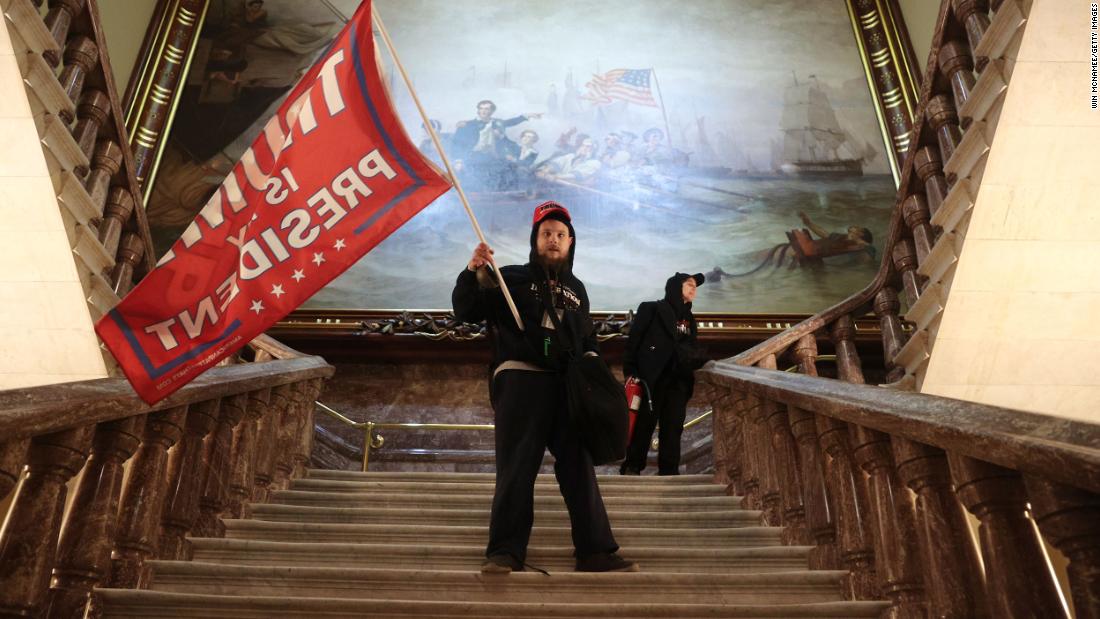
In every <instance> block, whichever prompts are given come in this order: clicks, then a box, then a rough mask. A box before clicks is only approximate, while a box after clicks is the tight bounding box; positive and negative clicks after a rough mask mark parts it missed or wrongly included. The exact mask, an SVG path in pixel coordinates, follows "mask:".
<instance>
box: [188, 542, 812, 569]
mask: <svg viewBox="0 0 1100 619" xmlns="http://www.w3.org/2000/svg"><path fill="white" fill-rule="evenodd" d="M190 542H191V544H192V549H193V550H194V555H193V559H194V560H195V561H202V562H209V563H222V564H238V565H272V566H274V565H280V566H288V567H289V566H303V567H307V566H308V567H348V568H354V567H360V568H367V567H370V568H402V569H413V568H422V569H434V570H474V569H477V567H478V566H479V565H480V564H481V562H482V560H483V559H484V555H485V545H484V544H483V543H482V544H465V545H458V544H455V545H445V546H444V545H432V544H350V543H312V542H311V543H302V544H298V543H292V542H272V541H262V540H241V539H218V538H194V539H191V540H190ZM809 550H810V547H809V546H765V547H760V548H681V547H673V548H668V547H665V548H662V547H653V546H632V547H629V548H624V549H623V551H622V554H623V556H625V557H627V558H628V559H631V560H633V561H637V562H638V564H639V565H640V566H641V568H642V569H643V570H646V571H650V572H709V573H713V574H743V573H750V572H787V571H792V570H805V569H807V554H808V552H809ZM527 562H528V563H530V564H532V565H536V566H538V567H541V568H542V569H545V570H547V571H552V572H555V573H556V572H572V571H573V568H574V559H573V547H572V545H562V546H546V545H531V546H529V547H528V554H527Z"/></svg>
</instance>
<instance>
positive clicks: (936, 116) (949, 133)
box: [925, 95, 962, 185]
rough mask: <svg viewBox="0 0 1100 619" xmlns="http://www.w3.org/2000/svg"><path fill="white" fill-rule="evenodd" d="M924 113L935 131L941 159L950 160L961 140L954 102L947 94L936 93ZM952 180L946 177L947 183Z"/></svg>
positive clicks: (952, 180)
mask: <svg viewBox="0 0 1100 619" xmlns="http://www.w3.org/2000/svg"><path fill="white" fill-rule="evenodd" d="M925 113H926V115H927V117H928V123H929V124H930V125H932V130H933V131H935V132H936V141H937V142H938V143H939V146H940V157H941V160H942V161H950V160H951V155H953V154H955V149H956V148H958V147H959V142H961V141H962V132H961V131H960V130H959V115H958V112H956V111H955V104H954V103H952V102H951V98H950V97H948V96H947V95H936V96H934V97H932V98H931V99H929V100H928V103H927V105H926V107H925ZM953 182H955V180H954V179H952V178H948V179H947V183H948V185H950V184H951V183H953Z"/></svg>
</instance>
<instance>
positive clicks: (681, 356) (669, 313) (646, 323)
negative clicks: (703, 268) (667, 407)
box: [623, 277, 705, 387]
mask: <svg viewBox="0 0 1100 619" xmlns="http://www.w3.org/2000/svg"><path fill="white" fill-rule="evenodd" d="M682 283H683V279H682V278H681V279H677V278H675V277H673V278H670V279H669V281H668V283H667V284H666V285H665V298H664V299H661V300H660V301H644V302H642V304H641V305H639V306H638V311H637V312H635V314H634V323H633V324H632V325H631V326H630V335H629V336H628V338H627V342H626V353H625V354H624V355H623V374H624V375H626V376H637V377H638V378H641V379H642V380H644V381H646V384H648V385H650V387H652V386H653V385H655V384H656V383H657V378H658V377H659V376H660V375H661V374H662V372H665V371H666V370H668V371H673V372H677V373H678V374H680V375H681V376H683V377H684V378H685V379H686V380H689V381H693V380H694V375H693V374H692V372H693V371H694V370H697V369H699V368H700V367H702V366H703V363H704V362H705V360H704V359H703V358H702V355H701V351H700V350H699V348H698V345H697V340H698V336H699V327H698V325H697V324H696V322H695V316H694V315H692V313H691V305H690V304H687V305H685V304H684V303H683V300H682V298H681V297H680V296H679V295H680V286H681V284H682ZM680 320H683V321H685V322H687V324H688V332H687V333H683V334H682V333H678V332H677V330H676V323H677V322H679V321H680Z"/></svg>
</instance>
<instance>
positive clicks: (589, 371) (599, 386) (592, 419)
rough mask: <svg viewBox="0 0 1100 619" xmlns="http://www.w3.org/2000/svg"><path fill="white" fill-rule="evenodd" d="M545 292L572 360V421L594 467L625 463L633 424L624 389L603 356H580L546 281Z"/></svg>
mask: <svg viewBox="0 0 1100 619" xmlns="http://www.w3.org/2000/svg"><path fill="white" fill-rule="evenodd" d="M541 289H542V299H543V305H545V306H546V312H547V313H548V314H549V315H550V320H551V321H552V322H553V323H554V330H555V331H557V333H558V342H560V344H561V347H562V350H564V351H565V354H566V356H567V358H568V360H569V361H568V363H567V364H566V368H565V391H566V399H567V405H568V407H569V419H570V420H571V421H572V422H573V427H574V428H576V430H577V433H578V434H579V435H580V438H581V442H582V443H583V444H584V447H585V449H587V450H588V453H589V455H591V456H592V464H596V465H599V464H607V463H609V462H616V461H619V460H622V459H623V458H625V457H626V443H627V435H626V433H627V425H628V423H629V417H628V416H627V415H628V413H627V404H626V398H625V397H623V386H622V384H620V383H619V381H618V380H616V379H615V375H614V374H612V373H611V369H610V368H608V367H607V364H606V363H604V360H603V358H601V357H600V356H599V355H585V354H583V353H582V354H580V355H577V354H576V351H574V350H573V346H572V345H571V344H570V342H569V341H568V337H567V336H566V334H565V330H564V329H562V324H561V320H560V319H559V318H558V312H557V311H556V310H555V309H554V304H553V302H552V301H551V293H550V286H549V285H548V284H547V283H545V282H543V284H542V286H541Z"/></svg>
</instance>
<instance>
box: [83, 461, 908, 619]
mask: <svg viewBox="0 0 1100 619" xmlns="http://www.w3.org/2000/svg"><path fill="white" fill-rule="evenodd" d="M600 488H601V492H602V493H603V496H604V499H605V503H606V504H607V508H608V512H609V515H610V517H611V521H612V525H613V527H614V530H615V534H616V538H617V539H618V541H619V543H620V544H621V545H622V551H621V552H622V554H623V555H624V556H626V557H628V558H630V559H632V560H635V561H638V562H639V564H640V565H641V568H642V570H641V572H638V573H617V574H587V573H577V572H574V571H573V557H572V545H571V543H570V536H569V520H568V514H567V513H566V511H565V505H564V502H563V501H562V499H561V496H560V494H558V491H557V486H556V483H555V481H554V479H553V477H552V476H547V475H542V476H540V477H539V480H538V482H537V485H536V492H535V503H536V516H535V528H534V531H533V533H532V538H531V544H530V552H529V555H528V562H529V563H530V564H532V565H535V566H538V567H540V568H543V569H545V570H547V571H548V572H549V573H550V575H549V576H546V575H543V574H540V573H538V572H535V571H531V570H529V571H525V572H519V573H513V574H511V575H507V576H499V575H483V574H481V573H480V571H479V566H480V563H481V560H482V556H483V553H484V545H485V540H486V539H487V536H488V520H489V506H490V504H491V501H492V490H493V477H492V475H491V474H479V473H468V474H462V473H411V472H410V473H357V472H349V471H323V470H313V471H310V473H309V476H308V477H307V478H304V479H298V480H294V481H293V482H292V483H291V485H290V487H289V488H288V489H287V490H281V491H276V492H274V493H273V494H272V497H271V499H270V501H269V502H268V503H267V504H262V505H255V506H253V507H252V510H251V514H250V515H251V517H250V518H247V519H239V520H232V519H229V520H223V521H222V524H223V525H224V537H219V538H192V539H190V540H189V541H190V543H191V550H192V556H191V560H190V561H152V562H151V564H150V567H151V579H150V586H149V587H148V588H147V589H143V590H122V589H99V590H97V592H96V593H97V596H98V599H99V601H100V608H101V609H102V613H103V616H104V617H234V618H238V617H265V618H266V617H302V616H311V617H362V616H370V617H685V618H687V617H715V618H716V617H791V618H795V617H829V618H838V619H839V618H842V617H844V618H848V617H877V616H879V614H880V613H881V612H882V611H883V610H884V608H885V607H886V604H885V603H883V602H868V601H863V602H853V601H846V600H844V599H843V596H842V594H841V591H842V578H844V576H845V572H839V571H810V570H808V569H807V553H808V551H809V547H801V546H787V545H783V543H782V540H781V537H780V532H781V529H780V528H778V527H766V526H761V524H760V523H761V513H760V512H758V511H752V510H745V509H741V507H740V504H741V498H740V497H732V496H726V494H725V492H724V488H723V486H721V485H717V484H714V483H712V482H711V478H710V476H709V475H683V476H680V477H648V476H646V477H618V476H601V477H600Z"/></svg>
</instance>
